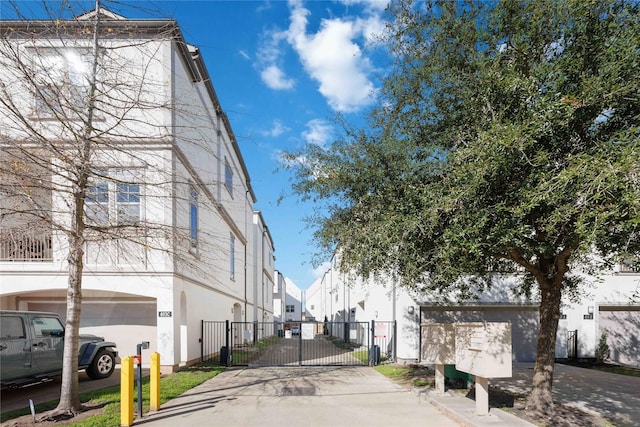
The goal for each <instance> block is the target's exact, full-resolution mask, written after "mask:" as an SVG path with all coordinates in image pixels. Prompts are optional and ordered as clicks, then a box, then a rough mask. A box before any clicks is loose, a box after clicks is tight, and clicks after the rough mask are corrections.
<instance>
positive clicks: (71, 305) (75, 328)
mask: <svg viewBox="0 0 640 427" xmlns="http://www.w3.org/2000/svg"><path fill="white" fill-rule="evenodd" d="M70 240H72V241H73V243H72V242H71V241H70V242H69V243H70V244H72V245H73V246H71V247H72V250H71V253H70V255H69V286H68V288H67V323H66V325H65V333H64V359H63V363H62V384H61V387H60V402H59V403H58V407H57V408H56V409H55V411H54V412H58V413H66V414H69V415H75V413H77V412H78V411H79V410H80V407H81V405H80V390H79V384H78V341H79V335H80V315H81V308H82V291H81V289H82V256H83V250H82V239H79V238H77V237H75V238H72V239H70ZM78 248H79V250H78Z"/></svg>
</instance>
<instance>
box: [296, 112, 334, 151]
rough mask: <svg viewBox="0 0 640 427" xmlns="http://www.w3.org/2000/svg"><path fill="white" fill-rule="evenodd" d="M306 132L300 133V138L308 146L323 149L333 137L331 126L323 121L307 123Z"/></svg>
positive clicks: (317, 120)
mask: <svg viewBox="0 0 640 427" xmlns="http://www.w3.org/2000/svg"><path fill="white" fill-rule="evenodd" d="M306 126H307V130H305V131H304V132H302V138H304V140H305V142H307V143H308V144H315V145H319V146H320V147H325V146H326V145H327V143H329V141H331V139H332V137H333V126H332V125H331V124H329V123H328V122H327V121H325V120H321V119H314V120H311V121H309V122H308V123H307V125H306Z"/></svg>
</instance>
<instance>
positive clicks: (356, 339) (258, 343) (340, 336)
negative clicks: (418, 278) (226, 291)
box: [201, 321, 396, 366]
mask: <svg viewBox="0 0 640 427" xmlns="http://www.w3.org/2000/svg"><path fill="white" fill-rule="evenodd" d="M395 335H396V324H395V322H393V321H385V322H378V321H372V322H324V323H320V322H230V321H202V338H201V357H202V360H203V361H205V360H215V361H217V362H218V363H220V364H221V365H226V366H289V365H292V366H321V365H376V364H379V363H381V362H384V361H395V354H396V344H395V341H396V340H395Z"/></svg>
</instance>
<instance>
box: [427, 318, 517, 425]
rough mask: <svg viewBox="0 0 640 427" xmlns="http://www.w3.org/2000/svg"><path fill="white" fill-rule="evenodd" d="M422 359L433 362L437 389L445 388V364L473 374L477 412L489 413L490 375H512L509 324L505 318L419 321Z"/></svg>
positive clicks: (442, 390)
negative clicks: (438, 321) (471, 321)
mask: <svg viewBox="0 0 640 427" xmlns="http://www.w3.org/2000/svg"><path fill="white" fill-rule="evenodd" d="M421 328H422V336H423V337H424V339H423V341H422V348H421V360H422V362H423V363H428V364H434V365H436V390H437V391H438V392H444V365H448V364H455V366H456V369H457V370H459V371H462V372H467V373H469V374H472V375H474V376H475V383H476V413H477V414H478V415H487V414H488V413H489V378H509V377H511V375H512V372H511V365H512V356H511V355H512V351H511V324H510V323H505V322H473V323H426V324H422V325H421Z"/></svg>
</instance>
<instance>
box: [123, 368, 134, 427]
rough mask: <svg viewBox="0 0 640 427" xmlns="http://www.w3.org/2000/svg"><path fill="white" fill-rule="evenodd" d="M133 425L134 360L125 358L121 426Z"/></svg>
mask: <svg viewBox="0 0 640 427" xmlns="http://www.w3.org/2000/svg"><path fill="white" fill-rule="evenodd" d="M132 424H133V358H132V357H130V356H127V357H125V358H124V359H122V361H121V362H120V425H121V426H122V427H129V426H130V425H132Z"/></svg>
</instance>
